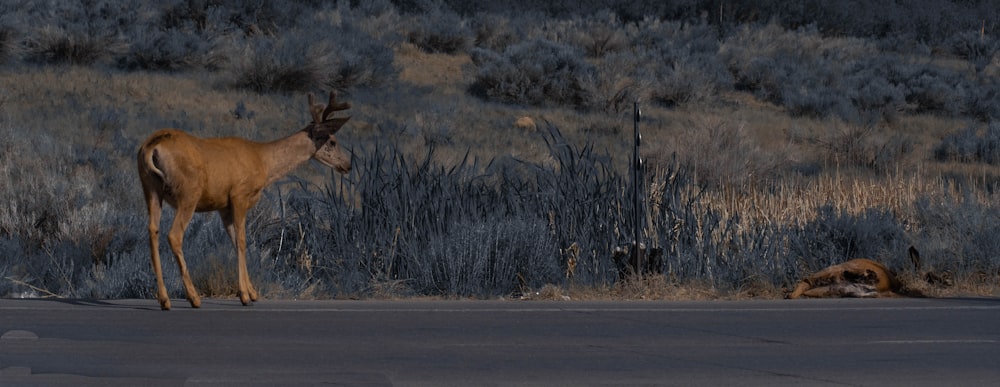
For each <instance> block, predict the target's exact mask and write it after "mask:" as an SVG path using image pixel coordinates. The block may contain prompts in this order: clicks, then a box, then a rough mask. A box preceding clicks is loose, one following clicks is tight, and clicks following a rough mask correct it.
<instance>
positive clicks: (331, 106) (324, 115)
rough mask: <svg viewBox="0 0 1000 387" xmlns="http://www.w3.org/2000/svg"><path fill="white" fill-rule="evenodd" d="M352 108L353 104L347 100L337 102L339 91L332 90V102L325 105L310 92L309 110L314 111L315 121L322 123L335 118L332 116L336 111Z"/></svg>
mask: <svg viewBox="0 0 1000 387" xmlns="http://www.w3.org/2000/svg"><path fill="white" fill-rule="evenodd" d="M350 108H351V104H350V103H347V102H340V103H337V93H334V92H333V91H331V92H330V102H329V103H327V104H326V106H323V105H322V104H318V103H316V97H315V96H314V95H313V93H309V112H310V113H312V117H313V123H316V124H318V123H321V122H326V121H330V120H332V119H333V118H332V117H330V116H331V115H333V113H334V112H337V111H341V110H347V109H350Z"/></svg>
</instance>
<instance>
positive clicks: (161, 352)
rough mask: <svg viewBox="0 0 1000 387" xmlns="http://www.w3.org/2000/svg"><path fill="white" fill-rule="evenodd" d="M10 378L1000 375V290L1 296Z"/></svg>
mask: <svg viewBox="0 0 1000 387" xmlns="http://www.w3.org/2000/svg"><path fill="white" fill-rule="evenodd" d="M0 335H2V336H0V385H3V386H7V385H73V386H79V385H100V386H107V385H130V386H182V385H190V386H202V385H210V386H224V385H236V386H247V385H251V386H252V385H262V386H263V385H268V386H270V385H295V386H301V385H319V384H327V385H329V384H332V385H359V386H388V385H399V386H411V385H412V386H419V385H426V386H448V385H454V386H477V385H494V386H495V385H501V386H502V385H545V386H551V385H566V386H570V385H571V386H580V385H617V386H635V385H657V386H659V385H677V386H698V385H705V386H722V385H767V386H777V385H794V386H801V385H856V386H885V385H906V386H919V385H928V386H941V385H949V386H959V385H975V386H988V385H992V386H997V385H1000V299H837V300H767V301H739V302H730V301H711V302H645V301H642V302H639V301H636V302H536V301H391V302H390V301H276V300H263V301H261V302H258V303H256V304H255V305H253V306H249V307H243V306H241V305H240V304H239V301H237V300H213V299H206V300H204V302H203V304H202V308H201V309H191V308H189V307H188V306H187V303H186V302H184V301H183V300H175V301H174V310H172V311H169V312H164V311H160V310H159V306H158V304H157V303H156V301H155V300H113V301H88V300H10V299H8V300H0Z"/></svg>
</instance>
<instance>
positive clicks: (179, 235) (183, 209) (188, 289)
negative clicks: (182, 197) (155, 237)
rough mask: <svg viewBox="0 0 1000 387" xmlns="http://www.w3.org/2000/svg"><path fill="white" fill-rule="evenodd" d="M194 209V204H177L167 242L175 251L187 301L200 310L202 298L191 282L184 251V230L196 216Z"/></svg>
mask: <svg viewBox="0 0 1000 387" xmlns="http://www.w3.org/2000/svg"><path fill="white" fill-rule="evenodd" d="M194 209H195V204H194V203H191V204H188V203H177V212H176V213H175V214H174V222H173V224H172V225H171V226H170V232H169V233H168V234H167V241H168V242H170V249H171V250H173V252H174V257H175V258H177V267H178V268H179V269H180V272H181V278H182V279H183V280H184V293H185V294H186V295H187V300H188V302H190V303H191V307H193V308H198V307H201V298H200V297H199V296H198V290H197V289H195V287H194V283H193V282H191V275H190V274H188V269H187V263H185V261H184V250H183V247H184V230H185V229H187V226H188V223H190V222H191V217H193V216H194Z"/></svg>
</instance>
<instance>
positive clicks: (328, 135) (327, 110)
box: [305, 91, 351, 173]
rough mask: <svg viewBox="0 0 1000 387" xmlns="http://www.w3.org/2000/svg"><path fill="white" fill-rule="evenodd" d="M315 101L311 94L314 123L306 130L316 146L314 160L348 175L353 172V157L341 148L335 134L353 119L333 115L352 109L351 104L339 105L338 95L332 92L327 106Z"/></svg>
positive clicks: (310, 102)
mask: <svg viewBox="0 0 1000 387" xmlns="http://www.w3.org/2000/svg"><path fill="white" fill-rule="evenodd" d="M315 99H316V98H315V96H313V94H312V93H309V113H311V114H312V118H313V121H312V122H311V123H310V124H309V126H307V127H306V128H305V131H307V132H308V133H309V138H311V139H312V140H313V143H314V144H316V153H315V154H314V155H313V158H314V159H316V161H319V162H321V163H323V164H324V165H326V166H328V167H330V168H333V169H336V170H337V172H340V173H347V172H348V171H350V170H351V155H350V154H348V153H347V152H345V151H344V149H343V148H341V147H340V144H339V143H337V137H336V136H334V134H336V133H337V131H338V130H340V127H341V126H344V124H345V123H347V120H350V119H351V117H333V113H335V112H337V111H340V110H347V109H350V108H351V104H349V103H346V102H339V103H338V102H337V95H336V94H335V93H334V92H332V91H331V92H330V102H329V103H327V104H326V105H323V104H320V103H316V101H315Z"/></svg>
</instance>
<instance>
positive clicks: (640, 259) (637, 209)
mask: <svg viewBox="0 0 1000 387" xmlns="http://www.w3.org/2000/svg"><path fill="white" fill-rule="evenodd" d="M633 108H634V109H633V111H634V113H635V114H634V116H633V123H634V124H635V126H634V131H633V132H634V135H635V136H634V141H635V142H634V146H633V148H632V193H633V197H632V200H633V202H632V206H633V207H632V211H633V212H632V215H633V220H634V222H635V225H634V226H635V227H634V232H635V234H634V239H633V243H634V245H633V246H632V251H633V254H635V255H634V257H635V261H634V262H635V268H634V269H635V271H636V272H635V274H642V272H643V271H644V269H645V267H646V262H645V261H646V257H645V254H643V253H642V251H641V249H640V248H639V240H640V232H641V230H642V219H641V216H640V214H641V213H642V212H641V208H642V194H641V192H640V187H642V158H640V157H639V145H640V143H641V141H642V136H641V135H640V134H639V119H641V118H642V113H641V112H640V111H639V101H638V100H637V101H635V103H634V106H633Z"/></svg>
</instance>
